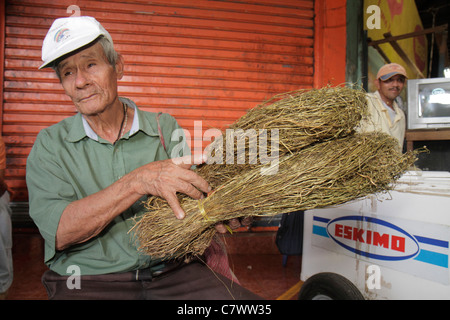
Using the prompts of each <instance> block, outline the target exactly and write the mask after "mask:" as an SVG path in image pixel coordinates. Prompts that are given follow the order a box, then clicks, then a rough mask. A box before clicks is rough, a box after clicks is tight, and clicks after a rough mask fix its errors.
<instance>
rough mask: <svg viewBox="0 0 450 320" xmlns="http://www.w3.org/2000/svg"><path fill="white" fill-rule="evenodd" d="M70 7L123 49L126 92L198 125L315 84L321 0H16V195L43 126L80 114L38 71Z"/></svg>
mask: <svg viewBox="0 0 450 320" xmlns="http://www.w3.org/2000/svg"><path fill="white" fill-rule="evenodd" d="M69 5H77V6H78V7H79V8H80V10H81V15H91V16H95V17H96V18H97V19H98V20H99V21H100V22H101V23H102V24H103V25H104V26H105V28H106V29H108V30H109V31H110V33H111V35H112V37H113V39H114V41H115V44H116V48H117V50H118V51H119V52H121V53H122V54H123V55H124V58H125V62H126V64H127V65H126V69H125V76H124V78H123V79H122V80H121V81H120V86H119V91H120V94H121V95H123V96H127V97H129V98H131V99H133V100H134V101H136V103H137V104H138V105H139V106H140V107H141V108H143V109H144V110H148V111H164V112H168V113H170V114H172V115H173V116H175V117H176V118H177V120H178V121H179V123H180V124H181V125H182V126H183V127H185V128H187V129H188V130H190V131H193V125H194V120H202V121H203V130H206V129H208V128H210V127H219V128H224V127H226V126H227V125H228V124H230V123H232V122H233V121H234V120H235V119H236V118H238V117H240V116H241V115H243V114H244V113H245V111H246V110H247V109H249V108H251V107H254V106H255V105H257V104H258V103H260V102H261V101H263V100H265V99H267V98H269V97H271V96H272V95H274V94H276V93H280V92H286V91H290V90H295V89H298V88H311V87H312V86H313V32H314V28H313V15H314V1H313V0H304V1H298V0H284V1H278V0H243V1H236V0H233V1H206V0H197V1H185V0H159V1H151V2H149V1H143V0H142V1H141V0H134V1H126V2H125V1H75V0H66V1H57V2H53V3H49V1H48V0H33V1H31V0H29V1H20V0H12V1H7V2H6V38H5V70H4V101H3V132H2V134H3V136H4V139H5V141H6V143H7V156H8V171H7V179H8V183H9V185H10V186H12V187H13V188H14V190H15V191H16V195H15V199H16V200H26V198H27V192H26V185H25V178H24V177H25V163H26V157H27V156H28V153H29V151H30V149H31V146H32V144H33V142H34V139H35V137H36V134H37V133H38V132H39V130H41V129H42V128H45V127H47V126H49V125H51V124H54V123H56V122H58V121H60V120H62V119H63V118H65V117H67V116H70V115H73V114H74V112H75V109H74V107H73V105H72V103H71V102H70V100H69V99H68V98H67V97H66V96H65V95H64V92H63V91H62V89H61V87H60V84H59V82H58V80H57V79H56V77H55V76H54V75H53V72H52V71H39V70H37V68H38V67H39V65H40V63H41V61H40V52H41V45H42V40H43V38H44V36H45V34H46V32H47V30H48V28H49V27H50V25H51V23H52V22H53V20H54V19H55V18H57V17H61V16H68V15H70V14H68V13H66V9H67V7H68V6H69ZM192 133H193V132H192Z"/></svg>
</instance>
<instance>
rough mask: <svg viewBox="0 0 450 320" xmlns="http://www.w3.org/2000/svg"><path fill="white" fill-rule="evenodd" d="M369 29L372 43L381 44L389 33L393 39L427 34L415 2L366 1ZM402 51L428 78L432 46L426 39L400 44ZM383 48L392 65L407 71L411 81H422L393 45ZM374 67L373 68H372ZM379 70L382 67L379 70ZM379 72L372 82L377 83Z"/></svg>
mask: <svg viewBox="0 0 450 320" xmlns="http://www.w3.org/2000/svg"><path fill="white" fill-rule="evenodd" d="M364 21H365V29H366V30H367V34H368V37H369V38H371V40H373V41H374V40H381V39H384V38H385V37H384V36H383V35H384V34H385V33H387V32H390V33H391V34H392V36H400V35H403V34H407V33H411V32H416V31H420V30H423V25H422V21H421V20H420V17H419V13H418V11H417V7H416V4H415V2H414V0H364ZM397 43H398V45H399V46H400V48H401V49H402V50H403V51H404V52H405V54H406V55H407V56H408V57H409V59H410V60H411V61H412V62H413V63H414V64H415V65H416V66H417V68H418V69H419V70H420V71H421V72H422V74H423V75H424V76H425V77H426V75H427V67H428V61H427V59H428V43H427V38H426V36H419V37H413V38H408V39H404V40H398V41H397ZM380 48H381V49H382V50H383V52H384V53H385V55H386V56H387V57H388V58H389V60H390V61H391V62H396V63H398V64H401V65H402V66H404V67H405V69H406V72H407V74H408V78H409V79H416V78H419V75H418V73H417V72H416V71H415V70H414V69H413V68H410V67H409V66H408V65H407V64H406V63H405V61H403V59H402V58H401V57H400V56H399V55H398V54H397V52H396V51H395V50H394V48H393V47H392V46H391V45H390V44H389V43H385V44H381V45H380ZM369 65H370V64H369ZM377 67H378V68H379V67H381V65H379V66H377ZM378 68H376V70H370V69H372V68H370V67H369V70H370V71H369V72H370V73H375V75H374V74H370V75H369V82H370V78H373V79H375V76H376V72H377V71H378Z"/></svg>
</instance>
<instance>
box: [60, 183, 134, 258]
mask: <svg viewBox="0 0 450 320" xmlns="http://www.w3.org/2000/svg"><path fill="white" fill-rule="evenodd" d="M129 178H130V177H127V178H126V177H124V178H122V179H121V180H118V181H117V182H115V183H114V184H112V185H111V186H109V187H107V188H105V189H103V190H101V191H99V192H97V193H95V194H92V195H90V196H88V197H86V198H83V199H80V200H77V201H74V202H72V203H71V204H69V205H68V206H67V207H66V209H65V210H64V212H63V214H62V216H61V219H60V221H59V224H58V229H57V232H56V249H57V250H63V249H66V248H67V247H69V246H71V245H74V244H78V243H82V242H85V241H87V240H89V239H91V238H93V237H95V236H96V235H98V234H99V233H100V232H101V231H102V230H103V229H104V228H105V227H106V226H107V225H108V224H109V223H110V222H111V221H112V220H113V219H114V218H115V217H117V216H118V215H120V214H121V213H122V212H124V211H125V210H126V209H128V208H129V207H130V206H131V205H132V204H133V203H134V202H136V201H137V200H138V199H139V198H140V195H139V194H137V193H135V192H134V191H133V190H132V188H131V187H130V181H129Z"/></svg>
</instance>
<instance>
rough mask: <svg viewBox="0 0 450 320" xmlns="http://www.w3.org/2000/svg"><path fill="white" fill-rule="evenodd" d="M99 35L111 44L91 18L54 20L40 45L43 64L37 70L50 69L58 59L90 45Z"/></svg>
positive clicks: (105, 33) (97, 23) (98, 24)
mask: <svg viewBox="0 0 450 320" xmlns="http://www.w3.org/2000/svg"><path fill="white" fill-rule="evenodd" d="M101 35H103V36H105V37H106V38H107V39H108V40H109V41H111V43H113V41H112V38H111V36H110V34H109V33H108V31H106V30H105V28H103V26H102V25H101V24H100V22H98V21H97V20H96V19H95V18H93V17H86V16H84V17H68V18H59V19H56V20H55V21H54V22H53V24H52V26H51V27H50V29H49V30H48V32H47V35H46V36H45V39H44V43H43V44H42V61H43V62H44V64H43V65H41V66H40V67H39V69H42V68H46V67H50V66H51V65H52V63H53V62H55V60H57V59H58V58H61V57H62V56H64V55H66V54H68V53H70V52H72V51H75V50H77V49H79V48H81V47H83V46H85V45H87V44H89V43H91V42H92V41H94V40H95V39H97V38H98V37H99V36H101Z"/></svg>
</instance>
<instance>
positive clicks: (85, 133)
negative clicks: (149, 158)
mask: <svg viewBox="0 0 450 320" xmlns="http://www.w3.org/2000/svg"><path fill="white" fill-rule="evenodd" d="M119 100H120V101H121V102H122V103H124V104H126V105H127V106H128V107H129V108H133V109H134V117H133V123H132V124H131V129H130V131H129V133H127V134H126V135H125V136H124V137H125V138H127V139H128V138H129V137H131V136H132V135H134V134H136V133H137V132H138V131H142V132H144V133H146V134H147V135H150V136H157V135H158V132H157V129H156V128H154V126H153V125H152V123H150V122H147V121H145V117H144V116H143V115H142V114H141V112H142V111H140V110H139V108H138V107H137V106H136V104H135V103H134V102H133V101H131V100H130V99H128V98H123V97H119ZM85 137H88V138H91V139H92V140H95V141H98V135H97V134H96V133H95V131H94V130H92V128H91V126H90V125H89V123H88V122H87V121H86V119H85V118H84V117H83V116H82V115H81V113H78V114H77V115H76V116H75V120H74V123H73V126H72V128H71V130H70V131H69V133H68V134H67V137H66V139H67V140H68V141H70V142H76V141H79V140H81V139H83V138H85Z"/></svg>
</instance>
